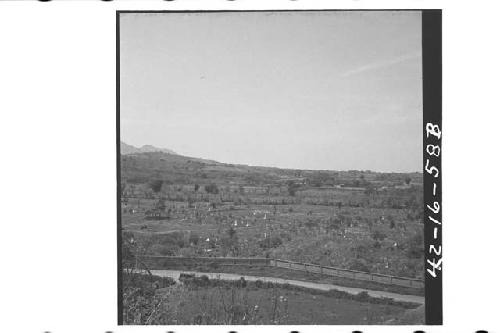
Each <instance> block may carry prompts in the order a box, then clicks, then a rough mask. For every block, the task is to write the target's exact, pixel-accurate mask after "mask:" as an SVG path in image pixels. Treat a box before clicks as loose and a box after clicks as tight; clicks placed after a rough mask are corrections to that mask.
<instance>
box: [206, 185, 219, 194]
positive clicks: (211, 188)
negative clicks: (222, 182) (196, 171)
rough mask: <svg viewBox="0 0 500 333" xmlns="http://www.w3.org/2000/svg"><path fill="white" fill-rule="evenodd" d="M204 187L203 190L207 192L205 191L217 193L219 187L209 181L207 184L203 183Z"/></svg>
mask: <svg viewBox="0 0 500 333" xmlns="http://www.w3.org/2000/svg"><path fill="white" fill-rule="evenodd" d="M204 188H205V192H207V193H210V194H218V193H219V188H218V187H217V185H216V184H214V183H211V184H209V185H205V187H204Z"/></svg>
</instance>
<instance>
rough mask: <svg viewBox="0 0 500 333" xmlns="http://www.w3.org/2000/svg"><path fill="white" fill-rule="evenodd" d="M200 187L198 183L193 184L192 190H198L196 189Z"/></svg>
mask: <svg viewBox="0 0 500 333" xmlns="http://www.w3.org/2000/svg"><path fill="white" fill-rule="evenodd" d="M199 188H200V185H198V184H194V191H195V192H198V189H199Z"/></svg>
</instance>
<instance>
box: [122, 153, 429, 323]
mask: <svg viewBox="0 0 500 333" xmlns="http://www.w3.org/2000/svg"><path fill="white" fill-rule="evenodd" d="M121 177H122V178H121V179H122V183H121V223H122V229H123V233H122V235H123V237H122V238H123V242H122V256H123V260H124V266H126V267H132V266H135V267H138V266H140V265H141V264H144V262H142V261H141V259H140V258H142V256H145V255H154V256H183V257H237V258H238V257H245V258H271V259H273V258H276V259H282V260H290V261H297V262H303V263H310V264H316V265H322V266H334V267H339V268H345V269H351V270H357V271H363V272H370V273H378V274H387V275H394V276H400V277H408V278H422V277H423V272H424V270H423V224H422V213H423V202H422V195H423V191H422V174H420V173H411V174H396V173H376V172H370V171H310V170H289V169H278V168H267V167H252V166H245V165H232V164H223V163H219V162H214V161H208V160H202V159H197V158H190V157H185V156H180V155H175V154H169V153H163V152H148V153H139V154H129V155H122V156H121ZM138 268H141V269H142V268H146V269H147V268H148V267H138ZM177 268H178V267H177ZM191 268H192V267H191ZM253 269H254V268H252V267H251V266H248V267H240V268H238V267H237V266H233V267H229V266H227V267H220V266H219V267H217V270H216V271H228V272H233V273H240V274H244V273H245V272H249V271H252V270H253ZM200 270H205V271H207V270H209V268H207V267H200ZM268 271H269V270H268ZM284 271H285V270H273V271H272V272H271V273H269V272H268V273H269V274H271V275H273V276H279V275H280V274H281V273H280V272H284ZM294 274H295V275H297V274H300V273H291V275H294ZM250 275H252V274H250ZM283 275H285V276H283V277H286V274H285V273H283ZM307 278H312V279H313V280H314V279H318V277H317V276H316V277H315V276H314V275H307V274H306V275H305V277H304V276H301V279H307ZM339 280H344V282H345V281H346V279H339ZM345 283H347V284H349V283H350V282H345ZM355 284H356V285H359V284H361V285H360V286H361V287H363V286H364V285H363V283H362V282H359V281H358V282H355ZM365 285H366V287H367V288H380V289H381V290H384V289H386V288H387V286H378V287H377V285H376V283H375V284H373V283H371V284H370V283H365ZM176 288H177V287H176ZM200 288H201V289H200ZM200 288H198V289H196V290H195V291H193V290H190V291H189V292H184V293H182V294H183V297H186V298H189V299H190V300H191V301H192V299H195V298H199V297H201V298H202V299H203V298H204V297H205V298H206V299H213V300H214V301H215V299H216V298H214V297H216V295H215V293H217V292H220V291H216V290H215V289H213V288H203V287H200ZM278 289H279V288H278ZM398 290H401V289H398ZM403 291H404V290H403ZM301 292H304V291H301ZM415 292H416V293H417V294H418V293H422V292H423V289H422V290H420V291H412V292H411V293H415ZM306 293H307V292H306ZM169 295H170V294H169ZM172 295H174V294H172ZM172 295H171V296H169V297H174V296H172ZM280 295H281V296H283V297H287V299H288V300H289V303H288V305H287V306H288V310H287V311H289V313H292V314H293V315H291V316H290V318H293V319H287V322H288V323H295V321H293V320H296V319H297V318H301V317H300V316H303V315H304V314H302V315H301V314H299V313H295V312H294V311H295V310H294V309H300V308H301V307H302V309H303V308H304V307H312V308H316V307H317V308H321V307H325V306H327V305H328V306H330V307H333V308H336V307H337V306H338V304H337V303H338V302H340V303H342V304H344V307H341V308H342V310H338V311H337V310H336V311H333V312H331V313H330V312H329V313H328V314H326V313H325V314H322V313H321V311H319V312H315V315H316V316H317V317H316V318H315V319H314V321H313V322H314V323H330V324H331V323H349V322H353V323H354V322H356V323H359V322H367V323H369V322H371V321H375V322H381V321H383V320H386V319H387V318H386V317H389V315H393V314H395V313H397V312H398V311H399V310H401V309H399V310H397V309H393V308H387V307H384V308H383V309H382V308H381V309H378V308H374V307H373V306H374V305H373V304H368V303H366V304H368V305H366V304H365V303H363V302H361V303H360V301H359V300H358V301H352V302H354V303H352V304H351V303H349V302H347V301H346V300H345V299H341V300H340V299H337V298H335V297H333V298H332V297H331V296H329V298H328V297H326V296H321V297H319V296H317V297H316V296H315V298H313V297H312V296H311V295H309V296H306V295H302V294H297V295H296V294H293V293H292V292H291V291H286V292H285V291H283V290H281V291H280ZM268 296H269V293H267V292H265V291H264V292H263V291H261V290H259V288H257V289H256V290H250V291H246V296H245V297H247V299H248V302H249V304H250V303H251V304H253V303H255V302H256V300H257V299H260V298H262V297H268ZM217 297H219V296H217ZM220 297H223V296H220ZM220 297H219V298H220ZM324 297H326V298H324ZM191 298H192V299H191ZM191 301H189V302H191ZM268 301H269V300H268ZM269 302H270V301H269ZM304 302H305V303H307V304H305V303H304ZM311 302H313V303H314V304H315V305H312V304H309V303H311ZM336 302H337V303H336ZM346 302H347V303H346ZM264 303H265V302H264ZM266 304H267V303H266ZM335 304H337V305H335ZM360 304H365V305H360ZM220 306H221V305H220ZM365 306H367V307H368V308H371V309H372V310H371V312H370V313H371V314H370V315H369V316H368V315H366V314H363V313H364V312H363V311H364V310H363V309H364V308H365ZM263 307H264V308H265V307H266V306H264V305H263ZM200 308H201V306H200ZM353 309H358V310H357V311H358V312H357V313H353V312H354V310H353ZM191 310H192V309H191ZM191 310H189V311H187V312H183V313H184V315H186V316H188V317H189V318H187V317H186V318H183V319H179V320H180V321H182V322H183V323H184V322H185V323H187V322H189V321H190V320H191V321H193V320H195V319H193V316H195V317H196V316H197V314H196V313H197V312H196V311H198V310H196V311H195V310H192V311H191ZM344 310H345V311H344ZM298 312H300V311H298ZM266 313H267V310H266ZM213 316H215V314H211V315H210V318H213ZM350 316H355V317H356V318H353V317H350ZM360 316H361V317H360ZM365 317H366V319H363V318H365ZM217 318H218V317H217ZM360 318H361V319H360ZM188 319H189V320H188ZM196 320H201V321H202V322H203V320H204V319H196ZM196 320H195V321H196ZM211 320H212V319H211ZM217 320H218V319H217ZM217 320H216V321H217ZM255 320H257V319H255ZM259 320H260V319H259ZM262 320H264V321H266V322H271V323H272V322H273V320H275V319H272V318H267V317H266V319H262ZM290 320H292V321H290ZM300 320H302V319H300ZM300 320H298V319H297V323H301V322H300ZM356 320H357V321H356ZM203 323H205V322H203ZM206 323H208V322H206ZM302 323H303V322H302Z"/></svg>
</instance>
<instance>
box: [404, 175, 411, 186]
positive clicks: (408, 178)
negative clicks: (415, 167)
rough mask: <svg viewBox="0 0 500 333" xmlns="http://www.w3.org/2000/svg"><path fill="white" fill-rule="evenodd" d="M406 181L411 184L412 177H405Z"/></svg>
mask: <svg viewBox="0 0 500 333" xmlns="http://www.w3.org/2000/svg"><path fill="white" fill-rule="evenodd" d="M405 183H406V185H410V183H411V178H410V177H406V178H405Z"/></svg>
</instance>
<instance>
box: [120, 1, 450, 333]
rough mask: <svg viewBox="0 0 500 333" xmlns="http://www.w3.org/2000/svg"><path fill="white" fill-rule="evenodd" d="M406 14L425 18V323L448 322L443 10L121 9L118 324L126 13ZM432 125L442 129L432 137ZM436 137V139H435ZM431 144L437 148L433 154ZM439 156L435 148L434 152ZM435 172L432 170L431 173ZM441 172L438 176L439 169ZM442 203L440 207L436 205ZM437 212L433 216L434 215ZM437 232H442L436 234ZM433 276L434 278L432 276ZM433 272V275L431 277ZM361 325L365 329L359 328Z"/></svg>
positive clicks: (423, 69)
mask: <svg viewBox="0 0 500 333" xmlns="http://www.w3.org/2000/svg"><path fill="white" fill-rule="evenodd" d="M339 11H357V12H367V11H380V12H383V11H392V12H395V11H405V12H415V11H417V12H421V15H422V85H423V91H422V94H423V98H422V103H423V126H422V129H423V152H422V157H423V170H422V173H423V178H424V207H423V208H424V216H423V222H424V244H425V248H424V250H425V255H424V259H423V260H424V261H425V262H424V268H425V269H426V273H425V325H442V324H443V295H442V232H441V231H442V224H441V223H442V220H441V214H442V207H441V200H442V170H441V155H442V154H441V129H442V10H441V9H270V10H116V17H115V19H116V41H115V43H116V168H117V169H116V170H117V172H116V175H117V178H116V180H117V184H116V198H117V229H116V237H117V292H118V293H117V324H118V325H123V294H122V292H123V286H122V270H123V267H122V223H121V222H122V221H121V191H120V188H121V154H120V153H121V152H120V14H122V13H137V14H140V13H164V14H168V13H227V12H232V13H245V12H339ZM429 124H431V126H437V127H433V128H434V129H435V128H437V129H438V131H439V135H436V133H435V131H434V132H432V133H430V130H429V128H428V126H429ZM433 134H434V135H433ZM427 145H432V146H434V147H435V146H438V147H439V153H437V155H436V154H431V153H429V152H428V151H427V149H426V148H427ZM433 152H434V150H433ZM430 170H432V171H430ZM435 170H437V172H436V171H435ZM436 203H437V206H436ZM431 213H432V215H431ZM436 230H437V231H436ZM431 248H434V254H432V250H431ZM430 271H432V272H434V274H435V276H433V275H431V274H430ZM428 273H429V274H428ZM360 326H361V325H360Z"/></svg>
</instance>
